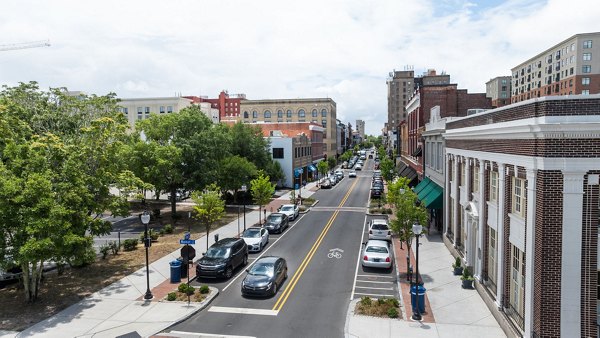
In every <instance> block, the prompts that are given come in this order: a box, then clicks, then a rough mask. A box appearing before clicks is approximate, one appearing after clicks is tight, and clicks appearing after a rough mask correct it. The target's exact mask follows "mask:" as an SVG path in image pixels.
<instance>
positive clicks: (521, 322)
mask: <svg viewBox="0 0 600 338" xmlns="http://www.w3.org/2000/svg"><path fill="white" fill-rule="evenodd" d="M506 314H507V315H508V317H509V318H510V319H511V320H512V321H513V322H514V323H515V325H517V327H518V328H519V329H521V331H523V330H525V319H524V318H523V315H521V314H520V313H519V311H517V309H515V308H514V307H513V305H512V304H510V303H509V304H508V307H507V308H506Z"/></svg>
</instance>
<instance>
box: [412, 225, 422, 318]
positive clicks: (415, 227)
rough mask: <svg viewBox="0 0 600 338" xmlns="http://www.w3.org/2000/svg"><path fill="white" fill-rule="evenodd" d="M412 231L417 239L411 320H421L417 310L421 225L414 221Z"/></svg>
mask: <svg viewBox="0 0 600 338" xmlns="http://www.w3.org/2000/svg"><path fill="white" fill-rule="evenodd" d="M412 231H413V233H414V234H415V237H416V239H417V257H416V273H415V304H416V306H415V309H416V310H417V311H415V312H414V313H413V315H412V319H413V320H421V313H420V311H419V237H420V236H421V232H422V231H423V226H422V225H421V224H419V223H418V222H416V221H415V223H414V224H413V226H412Z"/></svg>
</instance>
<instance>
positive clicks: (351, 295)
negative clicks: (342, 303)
mask: <svg viewBox="0 0 600 338" xmlns="http://www.w3.org/2000/svg"><path fill="white" fill-rule="evenodd" d="M366 226H367V215H365V221H364V223H363V231H362V235H361V236H360V244H359V247H358V257H357V258H356V270H355V271H354V283H353V284H352V293H351V294H350V300H353V299H354V291H355V289H356V279H357V278H358V276H359V275H358V266H359V264H360V255H361V254H362V242H363V238H364V237H365V227H366Z"/></svg>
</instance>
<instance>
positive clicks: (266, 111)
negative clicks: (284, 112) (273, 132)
mask: <svg viewBox="0 0 600 338" xmlns="http://www.w3.org/2000/svg"><path fill="white" fill-rule="evenodd" d="M264 115H265V118H266V119H270V118H271V111H270V110H265V113H264Z"/></svg>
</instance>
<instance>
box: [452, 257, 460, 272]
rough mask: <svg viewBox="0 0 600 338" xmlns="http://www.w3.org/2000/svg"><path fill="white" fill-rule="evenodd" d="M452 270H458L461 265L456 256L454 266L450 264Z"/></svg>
mask: <svg viewBox="0 0 600 338" xmlns="http://www.w3.org/2000/svg"><path fill="white" fill-rule="evenodd" d="M452 267H453V268H455V269H456V268H460V267H461V263H460V257H459V256H456V259H455V260H454V264H452Z"/></svg>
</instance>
